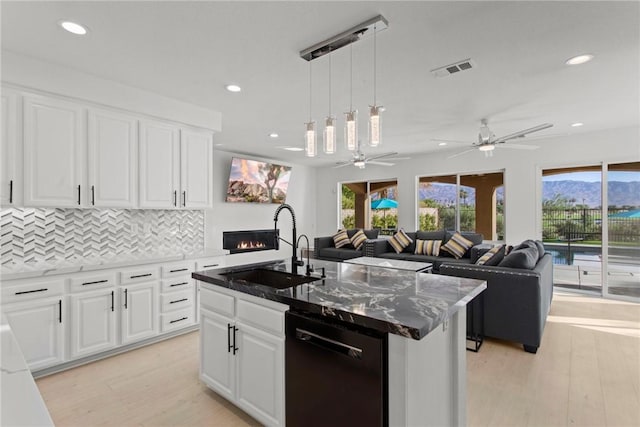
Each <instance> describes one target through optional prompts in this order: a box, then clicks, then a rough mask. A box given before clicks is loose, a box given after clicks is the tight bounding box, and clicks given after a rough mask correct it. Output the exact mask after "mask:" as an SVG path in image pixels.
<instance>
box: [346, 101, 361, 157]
mask: <svg viewBox="0 0 640 427" xmlns="http://www.w3.org/2000/svg"><path fill="white" fill-rule="evenodd" d="M344 115H345V123H344V143H345V145H346V146H347V150H349V151H356V148H357V144H358V110H353V111H349V112H347V113H344Z"/></svg>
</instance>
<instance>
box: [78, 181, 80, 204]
mask: <svg viewBox="0 0 640 427" xmlns="http://www.w3.org/2000/svg"><path fill="white" fill-rule="evenodd" d="M79 204H80V184H78V205H79Z"/></svg>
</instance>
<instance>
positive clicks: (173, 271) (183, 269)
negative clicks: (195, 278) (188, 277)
mask: <svg viewBox="0 0 640 427" xmlns="http://www.w3.org/2000/svg"><path fill="white" fill-rule="evenodd" d="M187 270H188V268H178V269H177V270H169V273H177V272H178V271H187Z"/></svg>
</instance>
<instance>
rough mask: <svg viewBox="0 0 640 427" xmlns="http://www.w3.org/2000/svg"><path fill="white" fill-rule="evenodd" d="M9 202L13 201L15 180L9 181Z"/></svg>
mask: <svg viewBox="0 0 640 427" xmlns="http://www.w3.org/2000/svg"><path fill="white" fill-rule="evenodd" d="M9 203H13V180H11V181H9Z"/></svg>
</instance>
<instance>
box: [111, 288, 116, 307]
mask: <svg viewBox="0 0 640 427" xmlns="http://www.w3.org/2000/svg"><path fill="white" fill-rule="evenodd" d="M114 300H115V291H111V311H113V310H114V307H113V302H114Z"/></svg>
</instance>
